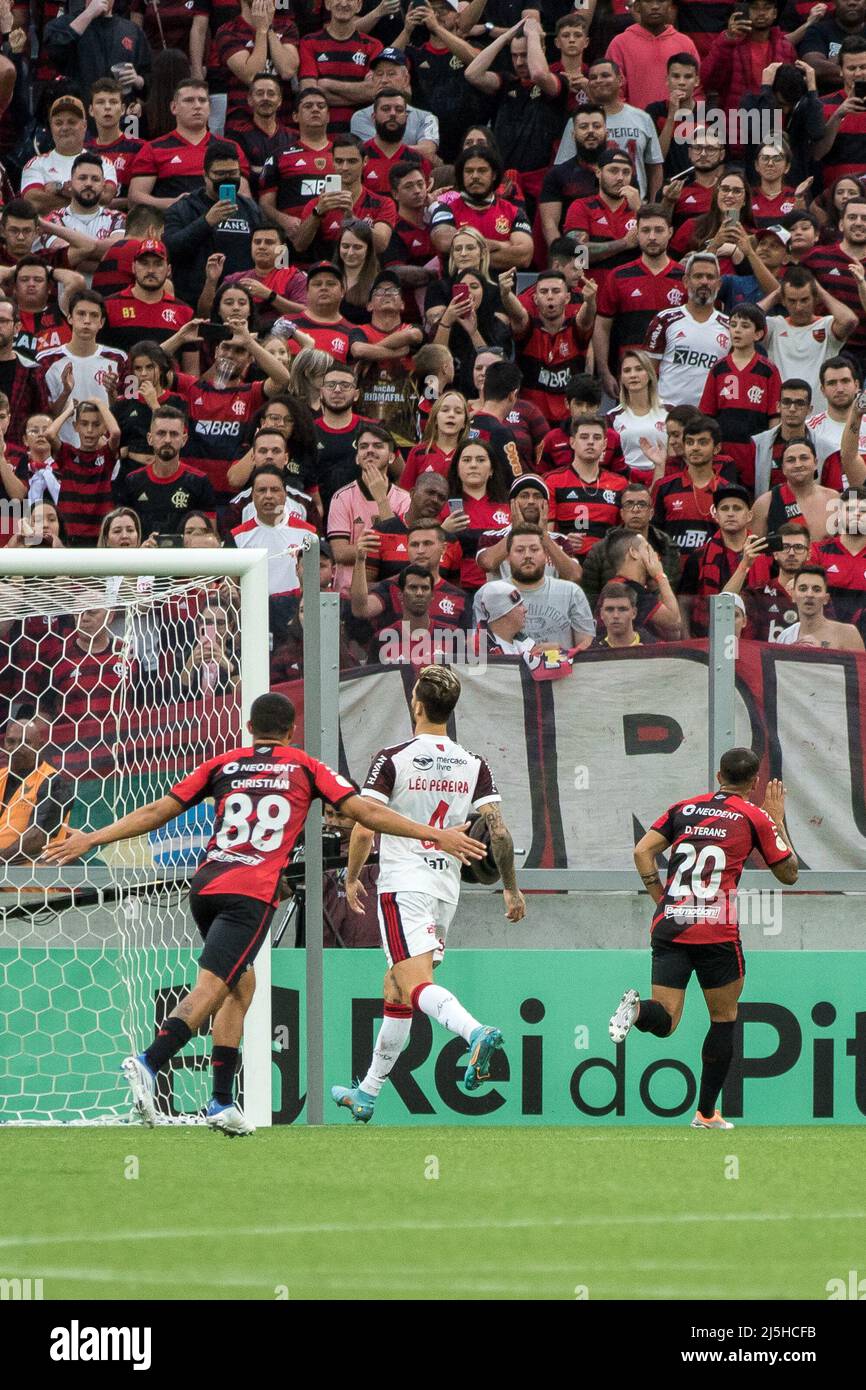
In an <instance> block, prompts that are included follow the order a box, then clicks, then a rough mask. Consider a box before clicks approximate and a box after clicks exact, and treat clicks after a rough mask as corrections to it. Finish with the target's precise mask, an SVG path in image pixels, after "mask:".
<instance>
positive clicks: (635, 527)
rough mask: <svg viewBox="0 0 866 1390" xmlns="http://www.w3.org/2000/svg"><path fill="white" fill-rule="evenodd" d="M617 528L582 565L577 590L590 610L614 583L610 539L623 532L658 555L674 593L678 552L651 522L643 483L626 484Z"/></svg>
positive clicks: (614, 566)
mask: <svg viewBox="0 0 866 1390" xmlns="http://www.w3.org/2000/svg"><path fill="white" fill-rule="evenodd" d="M619 511H620V526H619V527H617V528H616V530H614V531H610V532H608V534H607V536H605V538H604V540H603V541H600V542H599V544H598V545H594V546H593V548H592V550H591V551H590V552H589V554H588V555H587V557H586V559H585V560H584V562H583V574H582V575H581V577H580V581H579V582H580V587H581V588H582V589H583V592H584V593H585V594H586V597H587V601H588V603H589V606H590V608H594V607H595V604H596V602H597V600H598V597H599V595H600V593H601V592H602V590H603V589H604V587H605V585H606V584H608V583H610V582H611V581H612V580H613V577H614V575H615V574H616V569H617V567H616V564H615V563H614V559H613V558H612V555H611V537H612V536H614V537H615V536H617V535H619V534H621V533H622V532H623V531H631V532H633V533H634V534H635V535H640V536H643V538H644V540H645V541H646V542H647V544H648V545H650V546H652V548H653V550H654V551H655V552H656V554H657V555H658V557H659V559H660V560H661V562H662V569H663V570H664V572H665V574H666V575H667V577H668V580H669V581H670V584H671V587H672V588H674V589H676V587H677V585H678V584H679V582H680V552H679V550H678V549H677V547H676V545H675V544H674V542H673V541H672V540H671V538H670V536H668V535H667V534H666V533H665V532H664V531H663V530H661V528H660V527H658V526H656V525H654V523H653V520H652V514H653V504H652V499H651V497H650V491H649V488H648V487H647V485H646V483H640V482H633V483H629V484H628V486H627V487H626V488H625V490H624V492H622V493H621V494H620V499H619Z"/></svg>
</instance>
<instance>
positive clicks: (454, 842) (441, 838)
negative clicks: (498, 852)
mask: <svg viewBox="0 0 866 1390" xmlns="http://www.w3.org/2000/svg"><path fill="white" fill-rule="evenodd" d="M469 825H470V822H469V821H468V820H467V821H464V823H463V824H462V825H452V826H451V827H450V828H449V829H448V830H437V829H435V828H434V827H431V830H430V838H431V839H432V840H433V843H434V844H436V845H438V846H439V848H440V849H441V850H443V851H444V852H445V854H451V855H453V856H454V858H455V859H459V860H460V863H461V864H469V863H471V862H472V860H473V859H483V858H484V856H485V855H486V853H487V846H486V845H483V844H482V843H481V841H480V840H473V839H472V836H471V835H467V834H466V831H467V830H468V829H469Z"/></svg>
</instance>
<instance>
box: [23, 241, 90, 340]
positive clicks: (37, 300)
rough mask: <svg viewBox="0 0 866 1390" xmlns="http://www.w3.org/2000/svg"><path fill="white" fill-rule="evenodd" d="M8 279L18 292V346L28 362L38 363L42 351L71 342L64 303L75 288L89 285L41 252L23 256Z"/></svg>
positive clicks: (78, 288) (81, 277)
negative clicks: (52, 263) (55, 265)
mask: <svg viewBox="0 0 866 1390" xmlns="http://www.w3.org/2000/svg"><path fill="white" fill-rule="evenodd" d="M5 283H6V284H7V285H8V286H9V290H10V291H11V293H12V294H14V296H15V300H16V303H17V305H18V317H19V319H20V321H21V326H20V328H19V330H18V333H17V335H16V338H15V350H16V352H19V353H20V354H21V360H22V361H23V362H24V363H25V365H26V366H31V365H34V366H35V364H36V358H37V355H38V354H39V353H40V352H47V351H48V350H49V348H58V347H60V346H61V344H62V343H65V342H68V340H69V337H70V335H71V330H70V327H69V324H68V322H67V319H66V315H65V313H64V309H63V306H64V305H65V304H66V302H67V299H68V296H69V295H70V294H71V293H72V292H73V291H74V290H83V289H85V288H86V286H85V283H84V276H83V275H79V274H78V272H77V271H74V270H52V269H50V268H49V267H48V266H46V265H45V263H44V261H43V260H42V259H41V257H39V256H22V257H21V260H20V261H19V262H18V264H17V265H16V266H15V269H14V270H13V271H12V272H11V274H10V275H9V277H8V278H7V279H6V281H5ZM58 297H59V299H58Z"/></svg>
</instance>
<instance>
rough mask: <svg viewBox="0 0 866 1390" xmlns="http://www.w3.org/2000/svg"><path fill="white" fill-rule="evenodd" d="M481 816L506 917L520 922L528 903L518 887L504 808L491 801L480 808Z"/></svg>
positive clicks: (511, 843) (512, 845)
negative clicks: (503, 813) (500, 882)
mask: <svg viewBox="0 0 866 1390" xmlns="http://www.w3.org/2000/svg"><path fill="white" fill-rule="evenodd" d="M479 811H480V814H481V816H483V818H484V820H485V821H486V823H487V829H488V830H489V832H490V849H491V852H492V854H493V858H494V861H495V863H496V867H497V869H498V870H499V876H500V878H501V879H502V887H503V889H504V895H505V907H506V913H505V915H506V917H507V918H508V920H509V922H519V921H520V920H521V918H522V917H524V916H525V914H526V903H525V901H524V898H523V894H522V893H521V891H520V889H519V888H518V886H517V875H516V873H515V871H514V841H513V840H512V838H511V832H510V830H509V829H508V826H507V825H506V824H505V821H504V820H503V817H502V807H501V806H500V804H499V802H498V801H490V802H488V803H487V805H486V806H481V807H480V808H479Z"/></svg>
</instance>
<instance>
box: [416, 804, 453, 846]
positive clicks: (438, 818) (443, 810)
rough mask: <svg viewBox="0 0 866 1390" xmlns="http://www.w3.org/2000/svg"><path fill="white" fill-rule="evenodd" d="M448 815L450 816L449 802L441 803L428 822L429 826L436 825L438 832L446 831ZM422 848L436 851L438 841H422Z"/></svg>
mask: <svg viewBox="0 0 866 1390" xmlns="http://www.w3.org/2000/svg"><path fill="white" fill-rule="evenodd" d="M447 815H448V802H447V801H440V802H439V805H438V806H437V807H436V810H435V811H434V812H433V814H432V816H431V817H430V819H429V820H428V822H427V824H428V825H435V826H436V829H437V830H444V829H445V817H446V816H447ZM421 848H422V849H435V848H436V841H435V840H422V841H421Z"/></svg>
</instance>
